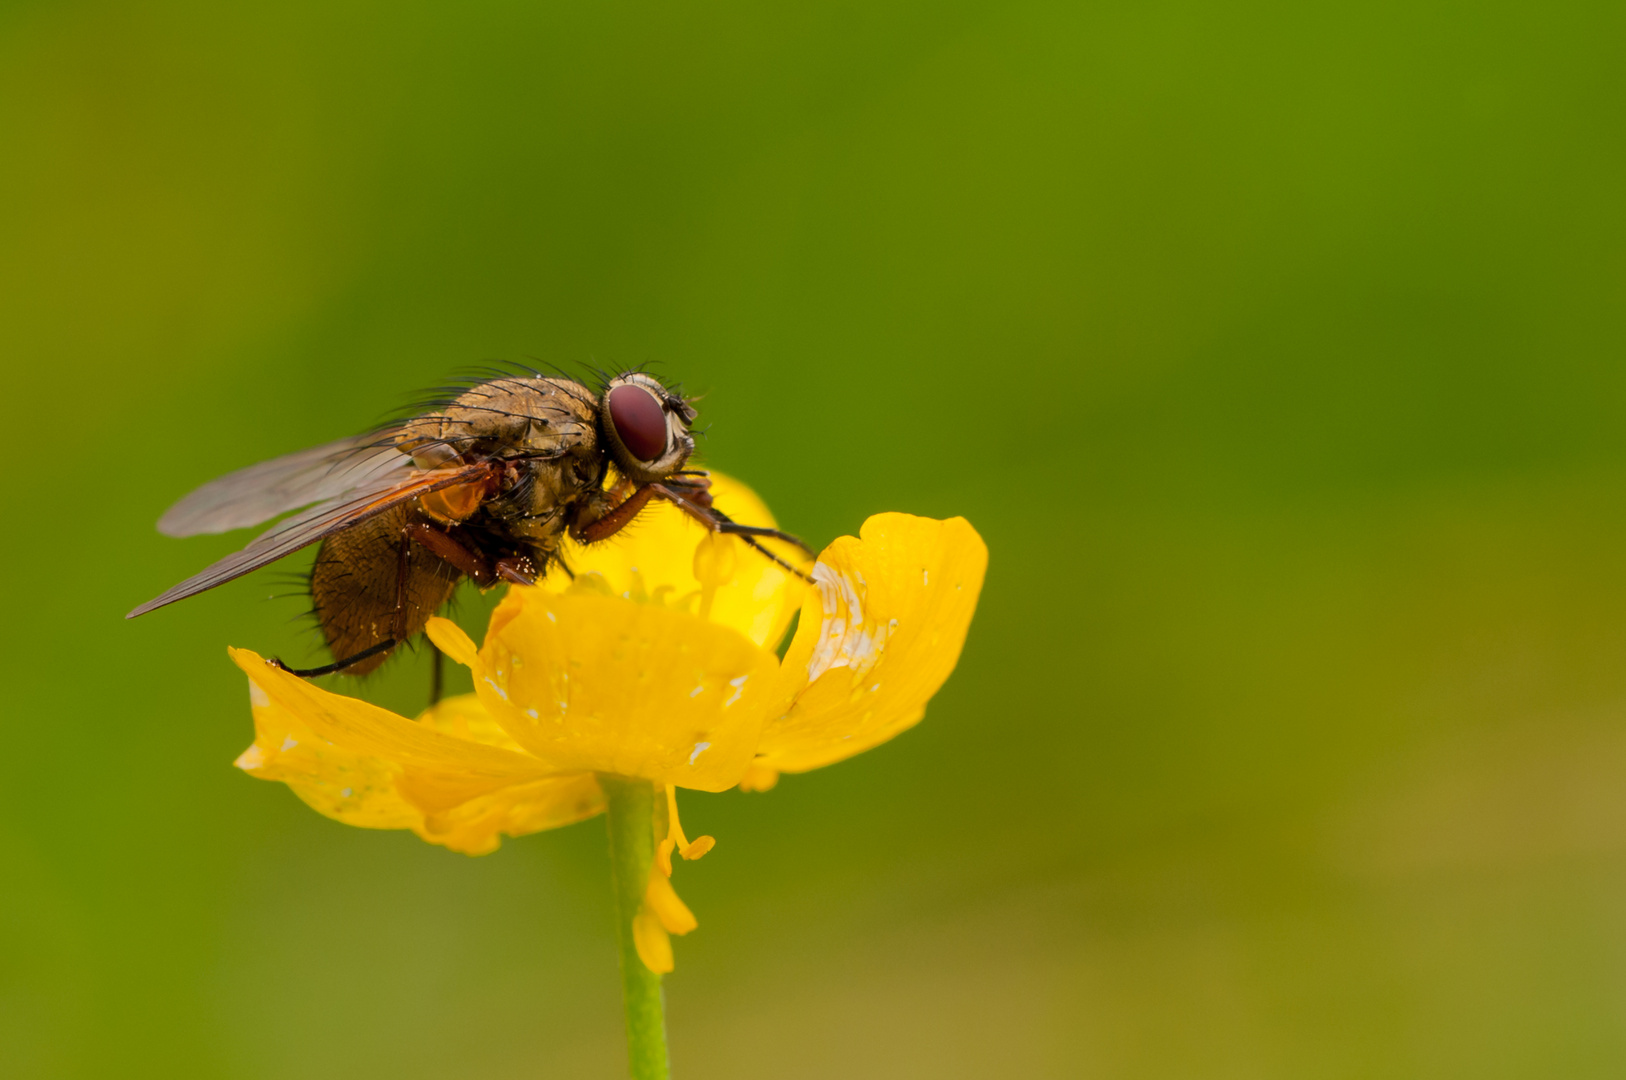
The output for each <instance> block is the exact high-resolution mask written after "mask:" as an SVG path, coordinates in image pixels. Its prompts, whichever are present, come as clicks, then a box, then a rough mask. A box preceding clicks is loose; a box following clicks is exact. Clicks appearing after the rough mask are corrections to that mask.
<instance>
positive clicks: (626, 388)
mask: <svg viewBox="0 0 1626 1080" xmlns="http://www.w3.org/2000/svg"><path fill="white" fill-rule="evenodd" d="M610 423H612V424H614V425H615V433H616V434H617V435H619V436H621V445H622V446H625V447H626V448H627V450H628V451H629V452H631V454H632V456H633V457H635V458H637V459H638V460H639V461H654V460H656V459H658V458H659V457H660V456H661V455H662V454H665V453H666V410H665V409H662V408H661V403H660V402H659V401H656V400H655V395H654V394H651V393H650V392H649V391H648V390H645V389H644V388H643V387H641V386H632V385H630V384H624V385H621V386H618V387H616V388H615V389H614V390H611V391H610Z"/></svg>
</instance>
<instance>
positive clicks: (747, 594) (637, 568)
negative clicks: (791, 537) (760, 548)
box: [448, 473, 807, 651]
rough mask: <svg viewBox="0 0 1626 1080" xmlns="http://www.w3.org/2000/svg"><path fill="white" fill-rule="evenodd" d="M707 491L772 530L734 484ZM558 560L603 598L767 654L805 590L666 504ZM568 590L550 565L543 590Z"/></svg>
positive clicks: (719, 480)
mask: <svg viewBox="0 0 1626 1080" xmlns="http://www.w3.org/2000/svg"><path fill="white" fill-rule="evenodd" d="M711 492H712V501H713V503H714V504H715V505H716V507H717V508H718V509H719V510H721V511H723V512H724V513H726V514H727V515H728V516H729V517H731V518H733V519H734V520H735V521H738V522H740V523H741V524H745V525H762V526H766V527H770V528H771V527H773V526H774V524H775V522H774V519H773V515H772V514H770V513H769V512H768V508H767V507H766V506H764V505H763V503H762V500H761V499H759V498H757V496H756V494H755V493H754V492H752V491H751V489H750V488H748V487H746V486H745V485H744V484H742V483H740V482H739V481H738V480H733V479H730V478H729V477H726V476H724V475H722V474H721V473H712V474H711ZM766 543H767V546H769V547H771V548H772V549H773V550H774V551H775V552H776V553H777V554H779V555H780V556H781V557H782V558H784V559H785V560H786V561H788V562H790V563H792V564H793V565H801V564H802V563H804V562H805V561H806V558H807V557H806V556H805V555H804V554H802V553H801V552H799V551H797V550H796V549H795V548H793V547H791V546H789V545H787V544H781V543H779V542H777V541H769V542H766ZM563 554H564V559H565V563H566V565H568V566H569V567H570V569H571V571H572V572H573V573H575V574H576V576H577V577H578V578H584V577H588V576H590V575H597V576H598V577H599V578H600V579H601V580H602V581H603V586H604V591H605V592H606V593H607V594H608V595H612V596H621V597H626V598H630V599H633V600H639V601H652V602H656V603H661V604H665V605H667V606H673V607H679V608H681V609H682V610H685V611H689V612H691V613H693V614H697V615H704V616H705V617H707V618H709V619H711V620H712V621H713V622H718V623H721V624H722V625H724V626H731V627H733V628H734V629H736V630H738V631H739V632H740V633H742V634H744V635H745V636H746V637H748V638H750V639H751V640H752V641H753V642H755V643H756V644H758V645H761V646H764V647H766V648H770V649H771V648H774V647H775V646H777V645H778V644H779V641H780V639H781V638H782V637H783V636H784V634H785V629H786V627H788V626H789V625H790V619H791V616H792V615H793V614H794V613H795V611H796V608H797V607H798V605H800V604H801V602H802V596H803V590H804V588H805V586H804V583H803V582H802V581H801V580H800V579H799V578H797V577H795V576H794V575H792V574H790V573H789V572H787V571H785V570H783V569H781V568H780V567H779V566H777V565H775V564H774V563H773V562H771V561H769V560H768V559H766V558H764V557H763V556H762V554H761V553H760V552H757V551H753V550H751V548H749V547H748V546H746V545H745V544H744V543H743V542H742V541H741V540H740V539H739V538H738V537H733V536H715V535H714V534H712V533H710V532H709V531H707V530H706V529H705V528H704V527H703V526H702V525H700V523H699V522H697V521H695V520H694V519H693V518H691V517H690V516H689V515H687V514H685V513H684V512H683V511H681V510H679V509H678V508H677V507H676V506H673V505H672V504H671V503H669V502H667V501H665V500H664V499H656V500H653V501H652V502H651V503H650V504H649V506H648V507H647V508H646V509H645V510H644V511H643V512H642V513H640V514H639V515H638V517H637V519H636V520H635V521H634V522H633V523H632V524H631V525H629V526H627V527H626V528H624V529H622V530H621V531H620V532H619V533H616V534H615V535H614V536H612V537H610V538H609V539H608V540H601V541H599V542H598V543H596V544H590V545H586V546H582V545H577V544H567V545H566V546H565V550H564V552H563ZM570 584H571V580H570V578H569V576H568V575H566V574H565V572H564V571H563V570H562V569H561V568H559V567H558V566H557V565H555V566H554V567H553V568H552V570H551V571H550V572H549V574H548V577H547V579H546V580H545V582H544V587H545V588H548V589H550V590H551V591H554V592H562V591H564V590H565V589H566V588H568V587H569V586H570ZM448 651H449V650H448Z"/></svg>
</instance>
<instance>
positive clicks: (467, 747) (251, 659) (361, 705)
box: [227, 649, 563, 779]
mask: <svg viewBox="0 0 1626 1080" xmlns="http://www.w3.org/2000/svg"><path fill="white" fill-rule="evenodd" d="M227 652H228V653H230V655H231V658H232V660H233V662H235V663H236V664H237V666H238V667H240V668H242V669H243V672H244V673H245V674H246V675H248V677H249V680H250V681H251V682H253V683H254V685H255V686H257V687H259V689H260V690H261V691H262V692H264V693H265V694H266V696H267V697H269V698H270V699H271V701H273V702H275V703H276V704H277V705H279V706H281V707H282V708H284V709H287V710H288V711H289V712H291V713H293V714H294V715H295V716H297V717H298V718H299V720H300V722H302V723H303V724H304V725H305V726H306V727H308V728H309V729H310V730H311V731H312V732H314V733H315V734H316V735H318V736H320V737H321V738H323V739H326V740H327V741H328V742H330V743H332V744H334V745H335V746H339V747H343V748H345V749H347V750H351V751H355V752H357V753H362V754H368V755H371V756H374V757H379V758H383V759H384V760H386V761H394V762H398V763H402V764H416V765H421V766H424V767H427V768H433V769H459V770H463V771H466V772H468V773H470V774H473V775H481V776H492V777H524V778H526V779H530V778H533V777H536V776H542V775H548V774H550V773H557V772H561V771H563V770H560V769H548V768H546V767H544V766H543V765H542V764H541V763H540V762H538V761H536V760H534V759H532V758H529V757H527V756H526V755H524V754H520V753H515V752H514V751H512V750H504V749H502V748H500V747H495V746H483V745H481V744H479V743H477V742H473V741H472V740H469V739H460V738H457V737H456V736H452V735H446V734H443V733H441V732H439V731H435V730H433V729H432V728H429V727H424V726H420V725H418V724H415V723H413V722H412V721H411V720H408V719H407V718H406V717H404V716H397V715H396V714H395V713H392V712H390V711H389V710H388V709H381V708H379V707H378V706H376V705H371V704H369V703H367V702H365V701H362V700H360V699H358V698H352V697H345V696H344V695H342V694H334V693H330V692H328V691H326V690H323V689H322V688H321V687H319V686H314V685H312V684H311V683H308V682H306V681H305V680H304V679H301V678H300V677H299V676H297V675H293V674H291V673H289V672H287V671H284V670H283V669H281V668H279V667H276V666H274V665H272V664H269V663H267V662H266V661H265V660H263V659H261V658H260V656H259V655H257V654H256V653H252V652H250V651H248V650H247V649H228V650H227Z"/></svg>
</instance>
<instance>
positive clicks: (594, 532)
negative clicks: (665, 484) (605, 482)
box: [570, 484, 656, 544]
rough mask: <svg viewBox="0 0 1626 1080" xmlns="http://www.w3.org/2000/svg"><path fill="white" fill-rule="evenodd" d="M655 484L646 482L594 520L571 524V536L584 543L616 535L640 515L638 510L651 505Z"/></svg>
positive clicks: (592, 542)
mask: <svg viewBox="0 0 1626 1080" xmlns="http://www.w3.org/2000/svg"><path fill="white" fill-rule="evenodd" d="M655 494H656V492H655V485H653V484H646V485H644V486H643V487H641V488H638V489H636V490H635V491H633V493H632V494H631V495H628V496H627V497H626V498H625V499H623V500H622V501H621V502H620V503H619V504H618V505H617V506H615V507H614V508H613V509H611V510H610V511H609V512H608V513H606V514H604V515H603V516H601V517H598V518H596V519H594V520H592V521H588V522H582V521H577V522H575V523H573V524H572V525H571V526H570V537H571V539H572V540H578V541H580V542H581V543H583V544H594V543H597V542H598V541H600V540H604V539H607V538H609V537H611V536H614V535H615V534H616V533H618V532H620V531H621V530H622V529H623V528H625V527H626V525H627V523H628V522H630V521H632V519H633V518H635V517H637V516H638V512H639V511H640V510H642V509H643V508H644V507H646V506H648V505H649V500H650V499H653V498H654V497H655Z"/></svg>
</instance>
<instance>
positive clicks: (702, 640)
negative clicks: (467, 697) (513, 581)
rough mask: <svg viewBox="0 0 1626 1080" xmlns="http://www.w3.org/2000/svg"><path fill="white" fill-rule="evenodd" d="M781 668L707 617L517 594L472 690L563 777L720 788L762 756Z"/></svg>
mask: <svg viewBox="0 0 1626 1080" xmlns="http://www.w3.org/2000/svg"><path fill="white" fill-rule="evenodd" d="M776 666H777V665H776V663H775V660H774V656H773V654H772V653H770V652H768V651H767V650H765V649H760V648H758V647H756V646H755V645H753V644H751V642H750V641H748V640H746V639H745V638H744V637H743V636H741V635H740V634H739V633H737V632H735V631H733V630H730V629H728V628H727V627H724V626H718V625H716V624H714V623H709V622H706V621H705V620H703V619H700V618H698V617H697V616H693V615H686V614H684V613H682V612H678V611H672V610H670V609H667V608H663V607H658V606H655V605H652V604H631V603H627V602H626V601H625V600H620V599H616V598H613V597H603V596H591V595H582V594H577V593H566V594H554V593H550V592H547V591H545V590H543V589H536V588H524V587H515V588H513V589H511V590H510V591H509V593H508V596H507V597H506V598H504V600H503V602H502V603H501V604H500V605H499V606H498V609H497V611H496V612H495V613H493V615H492V619H491V629H490V630H489V631H488V632H487V634H486V640H485V644H484V645H483V646H482V647H481V649H480V654H479V657H478V659H477V662H476V664H475V666H474V685H475V690H476V692H477V693H479V695H480V699H481V701H483V702H484V703H485V705H486V707H487V708H488V709H490V710H491V715H492V716H493V717H494V718H495V719H496V720H497V722H498V723H499V724H501V725H502V726H503V728H504V729H505V730H506V731H507V732H508V733H509V734H510V735H511V736H513V738H514V739H515V741H517V742H518V743H519V744H520V745H521V746H523V747H524V748H525V750H526V752H527V753H529V754H531V755H534V756H535V757H536V758H538V759H540V760H541V761H544V762H546V763H547V764H548V765H549V766H550V767H551V768H552V769H554V770H555V771H558V772H604V773H616V774H619V775H621V776H638V777H643V778H646V779H649V780H653V781H655V782H657V783H662V784H676V785H678V786H680V787H687V788H699V789H701V790H704V791H722V790H724V789H726V788H729V787H732V786H733V785H734V784H735V782H736V781H738V779H739V777H740V774H741V773H742V772H744V770H745V767H746V765H747V764H748V763H749V762H750V760H751V756H752V754H753V753H755V751H756V747H757V738H758V735H759V734H760V732H761V728H762V719H763V715H764V712H763V708H762V705H763V702H764V701H765V699H766V697H767V695H768V693H769V690H770V684H771V683H772V681H773V679H774V672H775V670H776ZM492 752H495V751H492Z"/></svg>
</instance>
